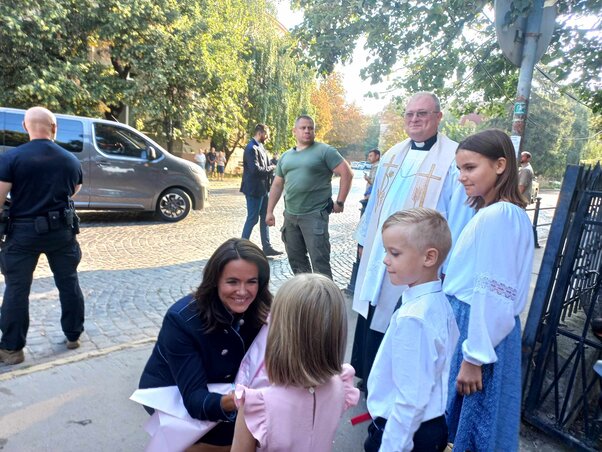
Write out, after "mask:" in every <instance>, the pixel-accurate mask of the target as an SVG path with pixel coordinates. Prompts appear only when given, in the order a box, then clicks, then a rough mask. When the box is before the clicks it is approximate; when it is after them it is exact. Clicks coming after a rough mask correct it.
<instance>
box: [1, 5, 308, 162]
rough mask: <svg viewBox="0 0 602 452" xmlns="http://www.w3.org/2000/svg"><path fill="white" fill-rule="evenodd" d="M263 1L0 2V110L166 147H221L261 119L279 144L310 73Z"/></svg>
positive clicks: (303, 98) (286, 138) (285, 140)
mask: <svg viewBox="0 0 602 452" xmlns="http://www.w3.org/2000/svg"><path fill="white" fill-rule="evenodd" d="M273 11H274V8H273V5H272V3H271V1H270V0H219V1H217V0H77V1H75V0H53V1H51V2H42V1H40V0H28V1H25V0H3V1H2V2H1V3H0V65H1V66H2V68H3V70H2V71H0V87H1V88H2V89H0V105H3V106H13V107H22V108H28V107H30V106H32V105H35V104H41V105H45V106H47V107H49V108H50V109H52V110H54V111H57V112H61V113H72V114H80V115H86V116H100V115H105V116H106V117H108V118H114V119H116V118H118V117H119V116H120V114H122V113H123V111H124V108H125V105H128V106H129V107H130V111H135V112H136V115H135V123H136V126H137V127H138V128H142V129H143V130H145V131H146V132H149V133H151V134H153V135H155V136H157V137H158V139H159V140H160V141H161V142H164V143H166V145H167V148H168V150H170V151H171V150H173V149H174V146H175V143H176V140H177V139H178V138H180V137H182V136H192V137H210V138H212V141H213V142H214V143H216V144H218V147H219V148H223V149H225V150H226V151H227V155H228V156H229V154H230V153H231V151H232V149H233V148H234V147H235V146H237V145H240V144H242V142H243V141H244V140H245V139H246V137H247V130H248V128H249V127H250V124H252V125H254V124H255V123H256V122H266V123H268V125H270V126H271V127H272V129H273V131H274V132H275V133H274V134H273V136H274V142H275V144H276V146H278V147H279V148H286V147H287V146H288V145H289V144H290V127H292V122H293V119H294V117H295V116H296V115H297V114H299V113H300V112H303V111H306V110H307V109H308V108H309V93H310V89H311V86H312V84H313V79H314V71H312V70H310V69H309V68H308V67H306V66H302V65H299V63H298V61H297V58H296V56H295V55H294V54H293V52H294V51H295V49H296V47H297V46H296V44H295V42H294V41H293V39H292V38H291V37H290V35H288V33H286V32H285V31H284V30H282V29H281V28H280V26H279V25H278V24H277V22H276V21H275V20H274V19H273V17H272V16H270V15H269V13H273Z"/></svg>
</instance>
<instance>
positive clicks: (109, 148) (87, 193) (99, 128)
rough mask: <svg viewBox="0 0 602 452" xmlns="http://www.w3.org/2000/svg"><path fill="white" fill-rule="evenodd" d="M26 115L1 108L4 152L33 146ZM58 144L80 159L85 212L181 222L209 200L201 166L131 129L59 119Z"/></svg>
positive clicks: (80, 201)
mask: <svg viewBox="0 0 602 452" xmlns="http://www.w3.org/2000/svg"><path fill="white" fill-rule="evenodd" d="M24 115H25V110H18V109H14V108H2V107H0V153H3V152H5V151H6V150H8V149H11V148H13V147H15V146H19V145H21V144H23V143H26V142H28V141H29V137H28V135H27V132H25V130H24V129H23V125H22V123H23V117H24ZM56 118H57V122H58V133H57V137H56V140H55V141H56V143H57V144H59V145H60V146H62V147H63V148H65V149H67V150H68V151H70V152H72V153H73V155H76V156H77V157H78V158H79V160H80V162H81V164H82V169H83V174H84V183H83V186H82V188H81V190H80V191H79V193H78V194H77V195H76V196H74V198H73V200H74V201H75V206H76V207H77V208H78V209H80V210H86V209H87V210H146V211H155V212H156V213H157V216H158V217H159V218H161V219H162V220H164V221H180V220H182V219H183V218H185V217H186V215H188V213H189V212H190V209H194V210H200V209H202V208H203V206H204V204H205V201H206V200H207V191H208V185H209V181H208V179H207V176H206V175H205V171H204V170H202V169H201V168H200V167H199V166H198V165H196V164H194V163H192V162H189V161H188V160H184V159H182V158H180V157H176V156H174V155H171V154H170V153H169V152H167V151H166V150H164V149H163V148H161V146H159V145H158V144H157V143H155V142H154V141H153V140H151V139H150V138H148V137H147V136H146V135H144V134H143V133H141V132H138V131H137V130H136V129H134V128H132V127H129V126H127V125H125V124H120V123H117V122H113V121H106V120H103V119H94V118H85V117H81V116H70V115H58V114H57V115H56Z"/></svg>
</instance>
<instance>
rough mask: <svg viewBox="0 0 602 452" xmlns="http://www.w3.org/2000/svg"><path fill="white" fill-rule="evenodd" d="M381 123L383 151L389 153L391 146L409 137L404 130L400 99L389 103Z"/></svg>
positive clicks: (380, 144)
mask: <svg viewBox="0 0 602 452" xmlns="http://www.w3.org/2000/svg"><path fill="white" fill-rule="evenodd" d="M380 123H381V128H380V140H379V146H380V150H381V151H383V152H384V151H387V150H388V149H389V148H391V146H393V145H394V144H396V143H399V142H401V141H403V140H405V139H406V138H407V137H408V134H407V133H406V131H405V129H404V119H403V105H402V104H401V101H400V99H394V100H392V101H391V102H389V104H388V105H387V106H386V107H385V110H384V111H383V112H382V113H381V116H380Z"/></svg>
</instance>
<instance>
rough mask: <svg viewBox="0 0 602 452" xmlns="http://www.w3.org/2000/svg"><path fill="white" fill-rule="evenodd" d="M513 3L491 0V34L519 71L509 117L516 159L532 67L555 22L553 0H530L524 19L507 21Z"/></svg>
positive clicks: (521, 136) (511, 1)
mask: <svg viewBox="0 0 602 452" xmlns="http://www.w3.org/2000/svg"><path fill="white" fill-rule="evenodd" d="M513 1H514V0H495V31H496V34H497V39H498V43H499V45H500V48H501V49H502V52H503V53H504V56H505V57H506V58H508V60H510V62H511V63H512V64H514V65H515V66H518V67H519V68H520V72H519V77H518V86H517V88H516V100H515V101H514V110H513V117H512V136H511V138H512V143H513V144H514V149H515V151H516V154H517V156H518V154H519V152H520V146H521V141H522V138H523V136H524V134H525V125H526V122H527V114H528V110H529V96H530V94H531V81H532V80H533V70H534V69H535V64H536V63H537V62H538V61H539V59H540V58H541V57H542V55H543V54H544V53H545V51H546V49H547V48H548V45H549V44H550V41H551V39H552V34H553V33H554V23H555V19H556V0H532V4H531V9H530V10H529V14H528V16H525V15H519V16H518V17H517V18H515V19H514V21H513V22H512V23H509V22H510V21H509V20H508V19H509V17H510V14H511V12H512V10H513V8H512V6H513Z"/></svg>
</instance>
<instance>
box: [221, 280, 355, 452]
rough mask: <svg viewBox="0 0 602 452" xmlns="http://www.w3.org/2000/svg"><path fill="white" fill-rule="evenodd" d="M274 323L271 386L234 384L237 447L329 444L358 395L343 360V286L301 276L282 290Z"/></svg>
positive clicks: (239, 451)
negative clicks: (259, 387) (340, 287)
mask: <svg viewBox="0 0 602 452" xmlns="http://www.w3.org/2000/svg"><path fill="white" fill-rule="evenodd" d="M269 325H270V326H269V330H268V338H267V346H266V354H265V366H266V371H267V375H268V377H269V379H270V382H271V383H272V385H271V386H270V387H268V388H262V389H248V388H245V387H244V386H240V385H239V386H237V388H236V398H237V404H238V417H237V419H236V427H235V432H234V442H233V444H232V452H243V451H245V452H246V451H255V450H259V451H270V452H275V451H283V452H284V451H291V450H315V451H327V450H331V449H332V443H333V440H334V436H335V432H336V429H337V426H338V424H339V421H340V419H341V417H342V415H343V413H344V412H345V410H347V409H348V408H350V407H351V406H354V405H356V404H357V402H358V400H359V390H358V389H356V388H354V387H353V376H354V375H355V371H354V370H353V367H351V366H350V365H349V364H342V360H343V357H344V354H345V347H346V342H347V313H346V309H345V300H344V298H343V296H342V295H341V291H340V290H339V288H338V287H337V286H336V285H335V284H334V283H333V282H332V281H331V280H330V279H328V278H326V277H325V276H322V275H319V274H303V275H298V276H296V277H294V278H293V279H291V280H289V281H287V282H286V283H284V284H283V285H282V287H281V288H280V290H279V291H278V293H277V295H276V297H275V299H274V302H273V304H272V311H271V314H270V322H269Z"/></svg>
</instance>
